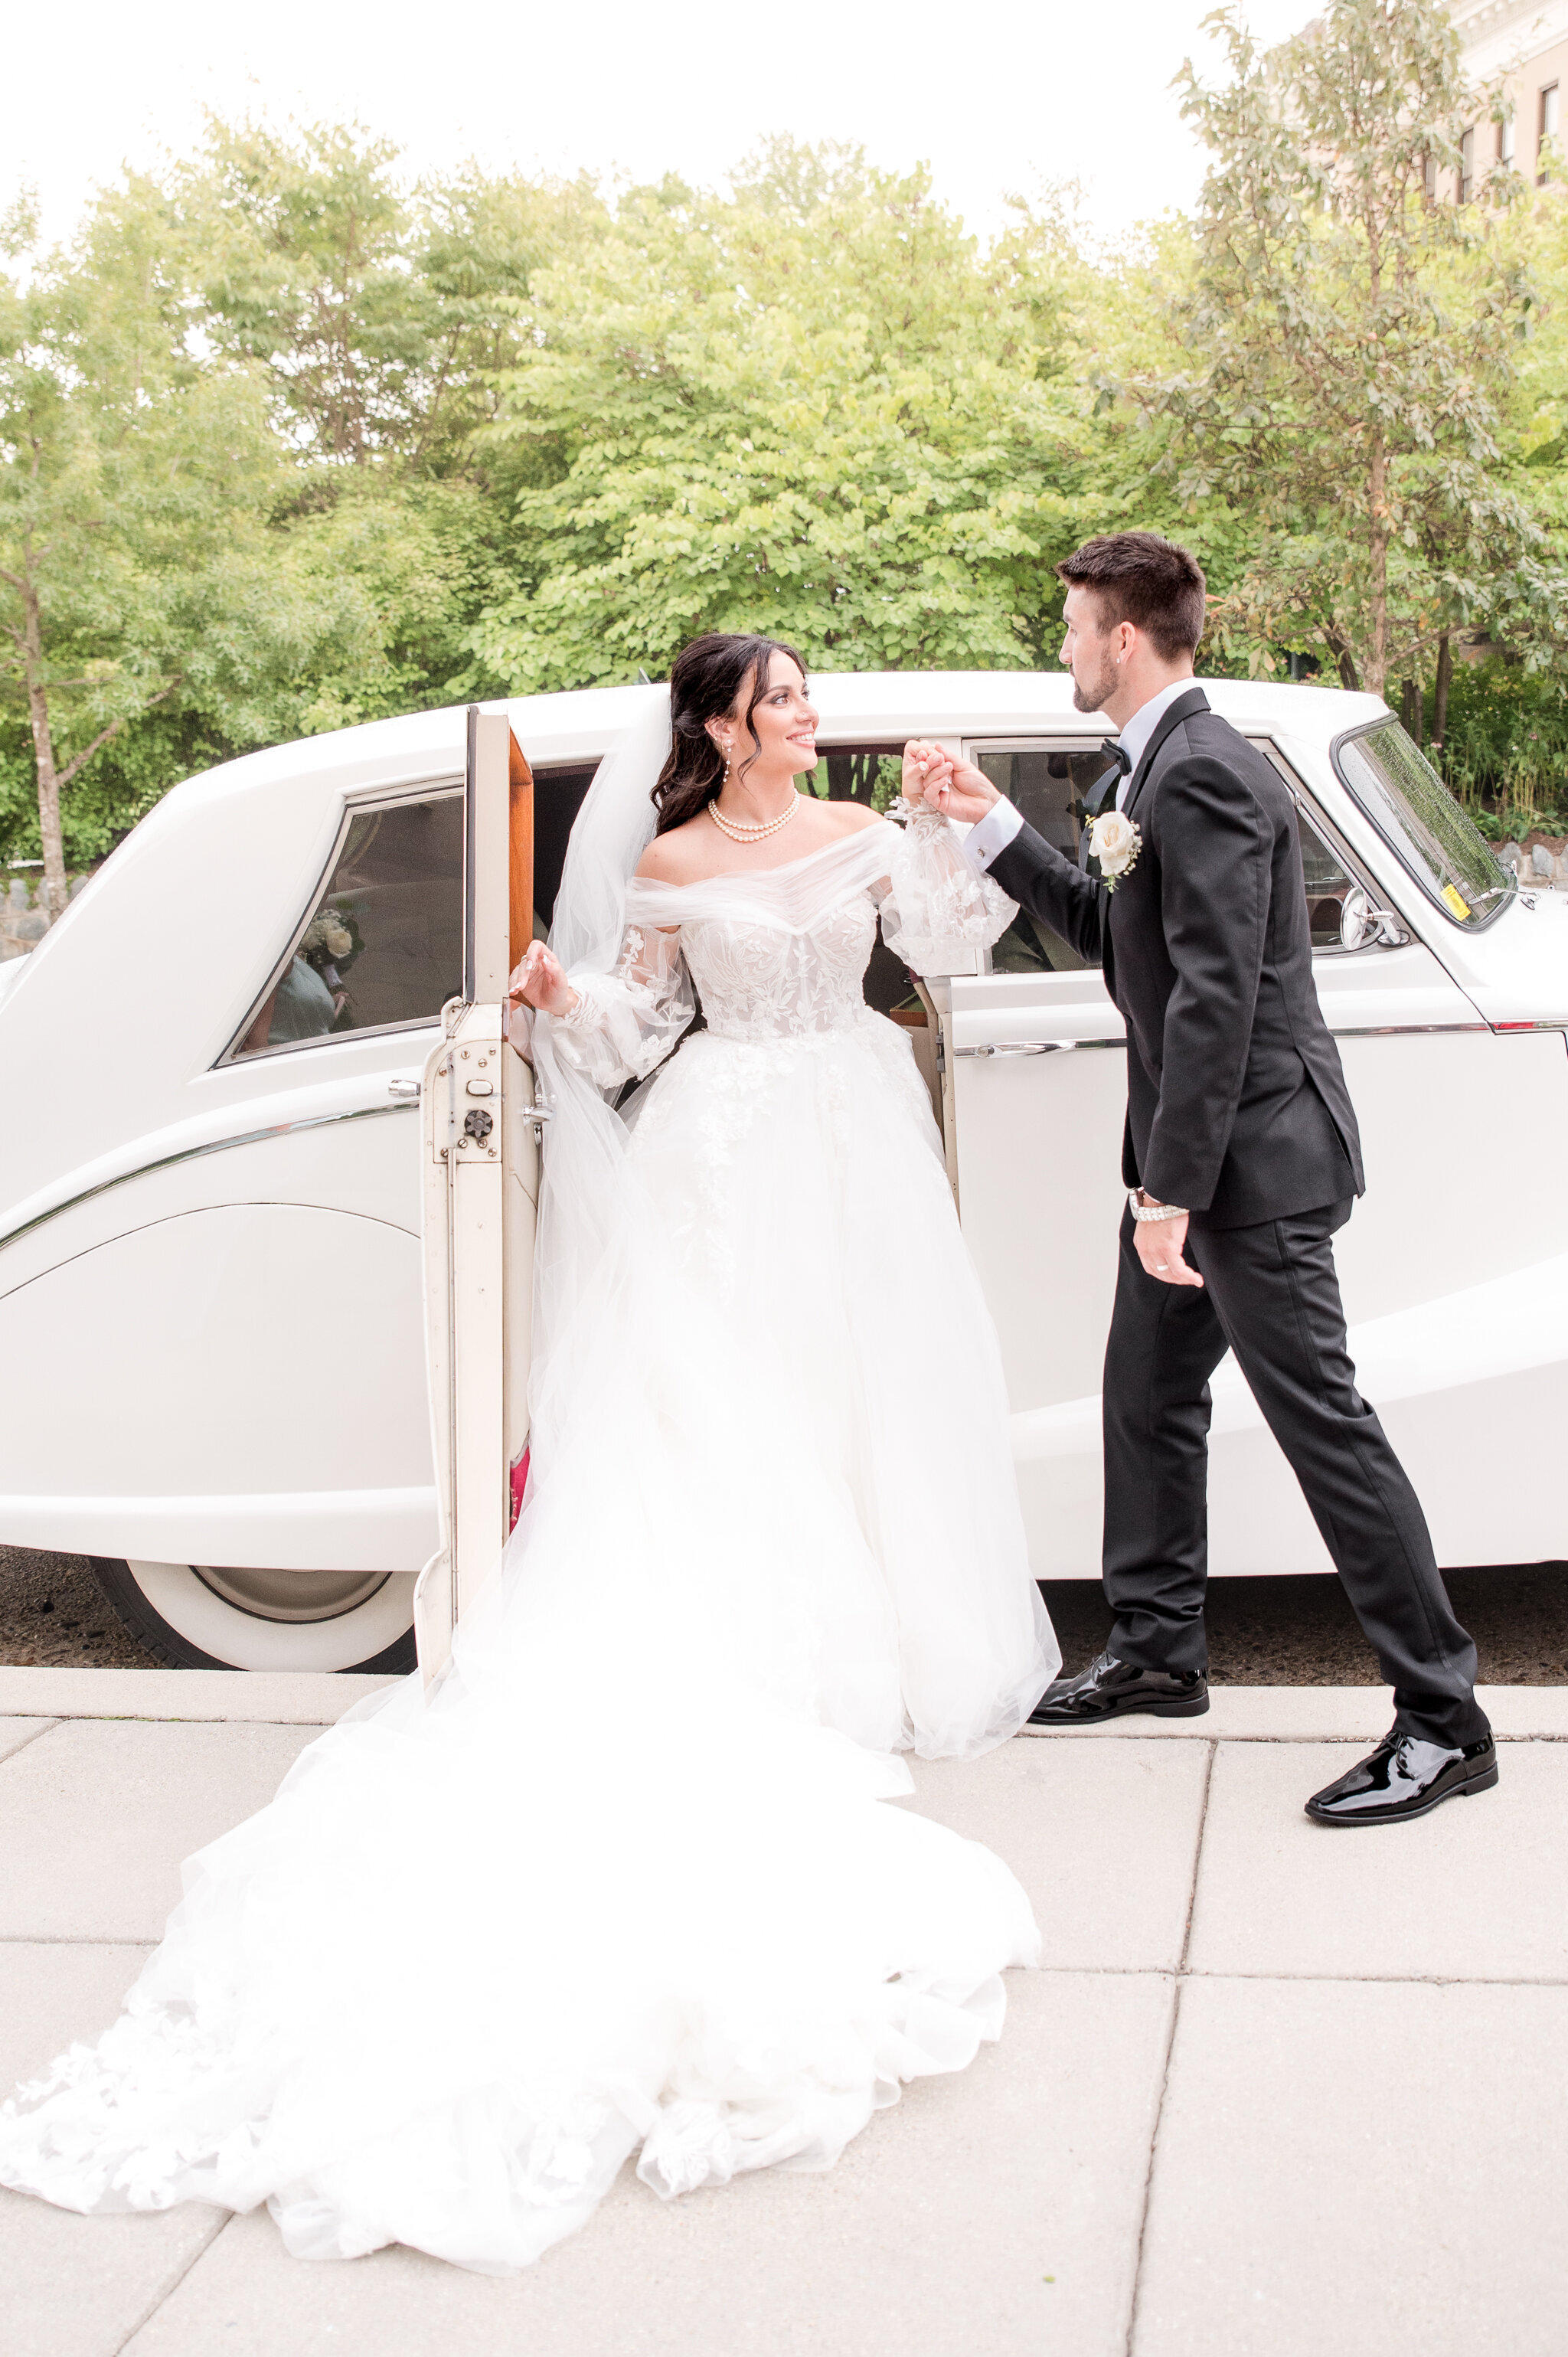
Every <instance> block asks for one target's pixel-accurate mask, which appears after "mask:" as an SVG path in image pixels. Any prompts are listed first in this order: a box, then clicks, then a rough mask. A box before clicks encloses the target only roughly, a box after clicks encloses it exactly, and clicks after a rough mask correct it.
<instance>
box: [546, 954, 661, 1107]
mask: <svg viewBox="0 0 1568 2357" xmlns="http://www.w3.org/2000/svg"><path fill="white" fill-rule="evenodd" d="M567 980H568V981H569V982H570V984H571V985H572V987H573V989H574V990H575V992H576V994H577V1003H576V1005H575V1006H574V1007H573V1008H572V1010H571V1012H570V1014H568V1015H558V1016H556V1017H555V1018H554V1029H555V1047H556V1052H557V1053H558V1054H559V1055H560V1056H561V1057H562V1058H563V1060H564V1061H565V1062H567V1063H569V1064H572V1065H574V1066H575V1068H576V1070H577V1071H579V1072H581V1073H582V1074H583V1075H584V1077H585V1079H586V1080H590V1081H592V1082H594V1084H595V1086H596V1087H597V1088H601V1089H616V1088H619V1087H620V1086H621V1085H622V1084H623V1083H624V1082H627V1081H640V1080H644V1079H646V1078H647V1076H648V1074H649V1073H650V1072H651V1071H653V1069H654V1067H655V1065H657V1064H661V1063H662V1062H663V1060H664V1059H665V1057H666V1056H668V1055H669V1053H670V1051H671V1049H672V1048H673V1047H674V1045H675V1042H676V1041H677V1039H679V1038H680V1037H681V1034H682V1031H684V1029H685V1028H686V1026H687V1024H688V1023H690V1021H691V1020H692V1017H693V1014H694V1013H695V1012H696V1002H695V1000H694V998H693V995H692V984H691V978H690V976H689V975H688V974H687V972H686V961H685V959H684V958H683V957H682V954H681V937H680V935H679V933H673V932H664V931H660V929H659V928H658V927H657V926H653V925H649V926H642V925H631V926H628V930H627V935H626V940H625V942H624V943H623V944H622V948H621V953H620V956H619V958H618V961H617V963H616V966H615V969H614V972H613V973H610V974H591V973H579V974H568V976H567Z"/></svg>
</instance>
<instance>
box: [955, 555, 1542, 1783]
mask: <svg viewBox="0 0 1568 2357" xmlns="http://www.w3.org/2000/svg"><path fill="white" fill-rule="evenodd" d="M1057 570H1058V574H1059V575H1060V576H1061V578H1062V580H1063V581H1065V582H1066V583H1067V585H1068V589H1067V606H1066V620H1067V639H1066V642H1065V644H1064V646H1063V649H1062V660H1063V662H1065V663H1066V664H1067V665H1068V666H1069V669H1070V670H1071V672H1072V676H1073V702H1074V704H1075V705H1076V706H1077V708H1078V710H1079V712H1103V713H1104V714H1105V715H1106V716H1107V717H1108V718H1109V719H1111V720H1112V721H1113V722H1114V723H1115V725H1116V726H1117V728H1118V729H1119V730H1120V731H1121V744H1120V746H1119V747H1112V748H1111V751H1112V759H1114V760H1115V762H1116V763H1117V766H1118V769H1119V770H1120V772H1121V776H1120V781H1119V784H1118V788H1117V793H1116V808H1117V811H1119V812H1120V813H1122V818H1121V819H1119V820H1118V819H1114V818H1112V817H1111V815H1110V814H1109V813H1107V815H1106V817H1105V818H1104V819H1102V820H1101V822H1100V824H1099V832H1100V834H1101V838H1109V839H1108V840H1107V841H1106V845H1105V856H1104V859H1103V862H1102V865H1103V866H1104V868H1105V869H1106V871H1107V876H1108V880H1105V881H1101V880H1097V879H1095V878H1094V877H1090V875H1089V874H1088V873H1087V872H1085V871H1084V870H1082V869H1080V868H1079V867H1076V866H1073V865H1072V864H1071V863H1070V862H1069V860H1066V859H1064V858H1063V857H1062V856H1061V855H1060V853H1059V852H1058V851H1056V850H1055V849H1053V847H1052V846H1051V845H1049V844H1048V843H1046V842H1044V841H1043V840H1042V839H1041V837H1040V836H1039V835H1037V834H1036V833H1035V831H1034V829H1033V828H1032V827H1030V826H1028V825H1027V824H1026V823H1025V821H1024V820H1023V818H1022V817H1021V815H1020V813H1018V811H1017V810H1016V808H1015V806H1014V805H1013V804H1012V803H1011V802H1005V801H1004V800H1002V799H1001V797H1000V796H999V795H998V794H997V792H996V791H995V789H994V787H993V785H992V784H991V782H990V780H988V779H987V778H986V777H984V776H983V774H982V772H981V771H980V770H976V769H974V768H972V767H971V766H970V765H968V764H967V763H955V764H954V765H953V766H952V768H951V771H950V775H943V774H941V773H940V771H939V770H933V772H932V776H931V782H930V786H929V789H928V791H929V798H930V799H931V800H932V801H933V802H936V803H937V805H938V807H939V808H941V809H944V810H946V811H948V812H949V813H950V814H951V815H952V816H953V817H954V818H958V819H968V820H972V821H974V822H976V823H975V824H974V826H973V828H972V832H971V834H969V835H968V836H967V838H966V839H965V844H964V850H965V855H966V856H967V857H968V859H969V860H970V862H971V864H972V866H976V867H978V868H980V869H982V870H985V869H989V871H990V873H991V874H992V875H993V877H995V878H996V881H997V882H998V883H999V884H1000V885H1001V887H1002V888H1003V890H1004V892H1006V893H1007V894H1008V895H1009V896H1010V897H1011V898H1012V899H1015V900H1017V901H1019V902H1021V903H1022V905H1023V906H1024V907H1025V908H1026V909H1028V910H1029V911H1030V913H1031V914H1032V915H1034V916H1036V917H1038V918H1040V919H1041V920H1043V921H1044V922H1045V923H1047V924H1048V925H1050V926H1052V927H1054V928H1055V930H1056V931H1058V933H1060V934H1061V935H1062V936H1063V937H1064V938H1065V939H1066V940H1068V941H1069V942H1071V943H1072V944H1073V946H1074V947H1075V948H1076V949H1077V950H1078V951H1079V953H1080V954H1081V955H1082V956H1084V957H1086V958H1088V959H1090V961H1091V962H1094V963H1102V964H1103V967H1104V972H1105V983H1106V987H1107V989H1108V990H1109V991H1110V993H1111V996H1112V999H1113V1000H1114V1001H1115V1003H1116V1005H1117V1006H1118V1007H1119V1008H1120V1009H1121V1011H1122V1015H1123V1016H1124V1017H1125V1018H1126V1024H1127V1084H1128V1088H1127V1092H1128V1105H1127V1125H1126V1132H1125V1138H1124V1143H1123V1146H1122V1177H1123V1179H1125V1180H1126V1182H1127V1185H1128V1189H1129V1193H1128V1202H1127V1209H1126V1211H1124V1213H1123V1214H1122V1244H1121V1265H1120V1270H1119V1273H1118V1276H1117V1285H1116V1306H1115V1308H1114V1311H1113V1313H1112V1321H1111V1338H1110V1341H1109V1344H1108V1346H1107V1349H1106V1354H1105V1396H1104V1425H1105V1544H1104V1577H1105V1594H1106V1598H1107V1600H1108V1602H1109V1603H1110V1606H1111V1609H1112V1613H1113V1614H1114V1616H1115V1618H1114V1624H1113V1626H1112V1631H1111V1635H1110V1638H1109V1641H1108V1642H1107V1645H1106V1649H1105V1651H1104V1652H1102V1653H1101V1655H1100V1656H1099V1658H1098V1659H1097V1660H1096V1661H1094V1662H1093V1663H1091V1664H1090V1667H1089V1668H1088V1669H1087V1670H1084V1671H1082V1672H1081V1673H1080V1674H1079V1675H1078V1676H1076V1677H1067V1678H1060V1679H1058V1681H1057V1683H1056V1684H1055V1685H1053V1686H1052V1687H1050V1689H1049V1690H1048V1692H1047V1694H1046V1695H1045V1697H1044V1698H1043V1700H1042V1701H1041V1702H1040V1704H1039V1706H1037V1708H1036V1711H1035V1714H1034V1718H1035V1722H1036V1725H1040V1726H1044V1727H1090V1726H1095V1725H1097V1724H1099V1723H1100V1722H1101V1720H1104V1719H1109V1718H1112V1717H1117V1716H1119V1715H1120V1714H1121V1713H1122V1712H1124V1711H1152V1712H1155V1713H1156V1714H1158V1715H1159V1716H1161V1717H1189V1716H1196V1715H1197V1713H1198V1712H1201V1711H1206V1710H1207V1709H1208V1683H1207V1666H1208V1653H1207V1647H1206V1644H1205V1640H1204V1629H1203V1596H1204V1587H1205V1584H1206V1581H1207V1578H1208V1525H1207V1503H1206V1485H1207V1476H1208V1412H1209V1394H1208V1378H1209V1376H1210V1375H1211V1374H1212V1373H1213V1372H1214V1369H1215V1367H1216V1366H1217V1365H1218V1364H1219V1360H1220V1358H1221V1357H1222V1355H1223V1354H1224V1351H1225V1350H1226V1348H1227V1346H1229V1347H1230V1349H1231V1350H1232V1351H1234V1352H1235V1354H1236V1358H1237V1361H1238V1362H1239V1363H1240V1369H1241V1372H1242V1373H1243V1374H1244V1375H1245V1377H1246V1379H1247V1381H1248V1383H1249V1384H1250V1385H1251V1390H1252V1394H1253V1396H1254V1398H1255V1399H1256V1400H1257V1403H1258V1405H1259V1407H1260V1408H1261V1409H1262V1413H1263V1415H1264V1417H1265V1418H1266V1420H1267V1422H1268V1425H1269V1428H1270V1430H1271V1431H1272V1432H1273V1436H1274V1437H1275V1439H1276V1440H1277V1441H1278V1442H1279V1444H1280V1447H1281V1448H1283V1451H1284V1453H1285V1455H1286V1457H1287V1458H1289V1459H1290V1463H1291V1466H1292V1469H1294V1473H1295V1476H1296V1479H1297V1480H1298V1481H1299V1482H1300V1483H1301V1486H1302V1490H1303V1491H1304V1492H1305V1497H1306V1501H1307V1503H1308V1505H1309V1506H1310V1507H1311V1509H1312V1512H1313V1515H1314V1517H1315V1519H1316V1523H1317V1527H1318V1529H1319V1530H1320V1531H1321V1532H1322V1534H1323V1537H1324V1541H1325V1544H1326V1546H1327V1548H1328V1551H1329V1553H1330V1555H1332V1556H1333V1558H1334V1563H1335V1567H1336V1569H1337V1572H1338V1574H1339V1577H1340V1578H1341V1580H1342V1581H1343V1582H1344V1585H1345V1588H1346V1592H1347V1594H1348V1596H1349V1598H1350V1601H1351V1603H1352V1605H1353V1606H1354V1607H1355V1610H1356V1614H1357V1618H1358V1619H1359V1621H1360V1623H1361V1627H1362V1629H1363V1630H1364V1631H1365V1632H1366V1635H1367V1637H1368V1639H1369V1641H1370V1642H1371V1644H1372V1645H1373V1647H1374V1648H1375V1650H1376V1652H1377V1655H1378V1659H1379V1662H1380V1663H1381V1665H1382V1672H1383V1675H1384V1677H1385V1678H1386V1679H1387V1680H1388V1681H1389V1683H1390V1684H1391V1685H1392V1687H1393V1689H1394V1724H1393V1728H1392V1731H1391V1733H1390V1734H1389V1735H1388V1736H1387V1737H1386V1738H1384V1740H1383V1741H1382V1742H1381V1743H1380V1745H1379V1746H1378V1749H1376V1750H1375V1751H1374V1752H1373V1753H1372V1754H1371V1756H1370V1758H1369V1759H1367V1760H1362V1761H1361V1762H1360V1764H1359V1766H1358V1767H1355V1768H1353V1769H1351V1770H1350V1771H1349V1773H1348V1775H1345V1776H1342V1777H1340V1778H1339V1780H1338V1781H1337V1782H1336V1783H1333V1784H1330V1785H1328V1786H1327V1787H1326V1790H1325V1791H1323V1792H1319V1793H1317V1794H1316V1795H1315V1796H1314V1798H1313V1799H1312V1800H1310V1801H1308V1803H1306V1808H1307V1813H1308V1815H1309V1816H1312V1817H1316V1818H1317V1819H1318V1820H1319V1821H1320V1822H1322V1823H1323V1824H1337V1825H1368V1824H1391V1823H1393V1822H1394V1821H1396V1820H1398V1819H1402V1818H1405V1817H1416V1816H1422V1815H1424V1814H1425V1813H1426V1812H1427V1811H1428V1810H1429V1809H1434V1808H1436V1807H1437V1806H1438V1804H1439V1803H1441V1802H1444V1801H1446V1800H1450V1799H1452V1798H1453V1797H1454V1796H1455V1794H1456V1793H1462V1792H1463V1793H1469V1792H1483V1791H1485V1790H1486V1789H1487V1787H1488V1786H1490V1785H1493V1784H1495V1783H1496V1782H1497V1781H1498V1769H1497V1755H1496V1752H1495V1749H1494V1748H1493V1743H1492V1738H1491V1734H1490V1731H1489V1729H1488V1727H1487V1720H1486V1717H1485V1716H1484V1715H1483V1713H1482V1711H1481V1709H1480V1707H1479V1706H1478V1704H1477V1700H1476V1694H1475V1684H1474V1680H1475V1674H1476V1649H1475V1646H1474V1645H1473V1644H1472V1643H1471V1641H1470V1640H1469V1638H1468V1637H1467V1636H1466V1633H1465V1631H1464V1630H1463V1629H1462V1628H1461V1627H1460V1626H1459V1623H1458V1622H1457V1620H1455V1617H1454V1611H1453V1608H1452V1606H1451V1605H1450V1603H1449V1601H1448V1598H1447V1595H1446V1592H1445V1591H1444V1586H1443V1580H1442V1577H1441V1575H1440V1574H1439V1571H1438V1568H1437V1564H1436V1560H1435V1558H1434V1555H1433V1551H1432V1541H1431V1539H1430V1537H1429V1536H1428V1534H1427V1528H1426V1521H1425V1517H1424V1516H1423V1512H1422V1510H1421V1506H1420V1503H1419V1501H1418V1500H1417V1498H1416V1495H1415V1492H1414V1491H1413V1490H1412V1488H1411V1485H1410V1482H1409V1480H1408V1479H1407V1478H1406V1476H1405V1473H1404V1470H1403V1469H1402V1466H1401V1464H1400V1462H1399V1459H1398V1458H1397V1457H1396V1456H1395V1455H1394V1452H1393V1450H1392V1449H1391V1447H1390V1446H1389V1443H1388V1440H1387V1438H1386V1437H1385V1435H1384V1433H1383V1429H1382V1426H1381V1425H1380V1423H1379V1421H1378V1418H1377V1415H1376V1414H1375V1413H1374V1411H1373V1410H1372V1409H1371V1408H1370V1407H1369V1406H1368V1405H1367V1404H1366V1402H1365V1401H1364V1400H1363V1399H1361V1398H1360V1396H1359V1394H1358V1392H1357V1390H1356V1374H1355V1369H1354V1367H1353V1366H1352V1365H1351V1362H1350V1360H1349V1357H1348V1353H1347V1349H1346V1334H1345V1318H1344V1312H1343V1310H1342V1309H1341V1308H1340V1304H1339V1283H1338V1278H1337V1275H1336V1272H1335V1265H1334V1245H1333V1237H1334V1234H1335V1232H1336V1230H1337V1229H1338V1228H1341V1227H1343V1226H1344V1224H1345V1222H1346V1221H1347V1220H1348V1218H1349V1216H1350V1211H1351V1208H1352V1202H1353V1199H1354V1198H1355V1197H1356V1196H1357V1195H1359V1194H1360V1193H1361V1191H1362V1188H1363V1180H1362V1175H1361V1157H1360V1144H1359V1138H1358V1135H1357V1130H1356V1116H1355V1114H1354V1112H1353V1111H1352V1110H1351V1105H1350V1099H1349V1096H1348V1092H1347V1090H1346V1087H1345V1077H1344V1074H1343V1072H1342V1071H1341V1070H1340V1064H1339V1054H1338V1050H1337V1048H1336V1047H1335V1044H1334V1041H1333V1039H1332V1037H1331V1036H1330V1033H1329V1031H1328V1028H1327V1026H1326V1023H1325V1022H1324V1019H1323V1016H1322V1013H1321V1010H1320V1008H1319V1006H1318V1002H1317V993H1316V987H1315V985H1314V983H1313V978H1312V947H1311V940H1310V935H1309V931H1308V925H1307V910H1306V894H1305V884H1304V880H1303V876H1302V866H1301V853H1300V850H1299V847H1298V844H1297V838H1296V830H1295V813H1294V807H1293V804H1292V801H1291V797H1290V794H1289V792H1288V791H1286V788H1285V786H1284V785H1283V782H1282V780H1280V778H1279V777H1278V775H1277V774H1276V772H1275V771H1274V770H1273V768H1272V766H1271V765H1270V763H1269V762H1268V761H1266V760H1265V759H1264V758H1263V756H1262V754H1261V753H1259V752H1258V751H1257V750H1256V749H1255V748H1253V747H1252V746H1251V745H1250V744H1249V743H1248V742H1247V740H1246V739H1245V737H1240V736H1239V735H1238V734H1237V732H1236V730H1235V729H1234V728H1232V727H1231V726H1230V724H1229V723H1228V722H1227V721H1224V720H1221V719H1220V718H1219V716H1218V715H1217V714H1215V713H1213V712H1211V711H1210V709H1209V706H1208V697H1207V696H1206V695H1205V694H1204V693H1203V690H1202V689H1201V687H1199V686H1198V685H1197V683H1196V682H1195V681H1194V679H1193V675H1192V665H1193V655H1194V651H1195V650H1196V648H1197V642H1198V640H1199V638H1200V637H1201V636H1202V632H1203V617H1204V579H1203V574H1202V572H1201V570H1200V569H1199V567H1198V565H1197V562H1196V561H1195V559H1194V558H1193V557H1192V556H1191V555H1189V554H1188V553H1187V550H1186V549H1185V548H1178V547H1176V546H1175V545H1174V544H1172V543H1171V542H1169V541H1165V540H1161V539H1160V538H1158V536H1157V535H1156V534H1155V533H1148V532H1123V533H1111V534H1109V535H1108V536H1107V537H1105V538H1103V539H1100V540H1090V541H1087V542H1086V543H1085V544H1084V545H1083V547H1081V548H1080V549H1079V551H1078V553H1077V554H1076V555H1073V556H1069V558H1068V560H1067V562H1066V564H1065V565H1058V568H1057ZM943 768H944V769H945V761H944V764H943ZM1098 847H1099V846H1098V845H1097V848H1098ZM1112 869H1114V870H1115V872H1114V874H1112V873H1111V871H1112Z"/></svg>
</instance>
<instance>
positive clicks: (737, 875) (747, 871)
mask: <svg viewBox="0 0 1568 2357" xmlns="http://www.w3.org/2000/svg"><path fill="white" fill-rule="evenodd" d="M877 815H878V816H879V817H880V815H881V813H877ZM878 832H879V830H878V829H877V828H875V827H874V826H857V827H855V828H854V831H853V833H851V834H841V835H840V836H839V837H838V839H837V841H836V842H833V843H820V844H819V845H817V848H816V849H815V851H805V852H802V853H801V855H800V858H799V859H781V860H780V861H779V865H778V866H777V867H725V868H720V869H719V870H718V871H717V872H716V873H715V874H714V875H712V876H694V877H693V878H692V880H691V882H690V883H688V884H671V883H667V882H666V880H665V879H664V877H662V876H633V877H631V879H630V883H629V885H628V890H629V889H631V888H633V887H636V888H639V889H640V890H642V891H644V892H701V891H703V889H704V888H705V887H706V886H708V885H710V884H760V883H765V882H766V881H767V880H768V878H769V877H774V876H788V875H789V874H790V873H791V872H792V871H793V870H795V869H797V868H800V867H809V866H811V862H812V861H813V860H814V859H825V858H827V856H828V855H829V853H830V852H834V851H843V849H845V847H846V846H847V845H850V844H854V843H865V842H866V841H868V840H869V839H871V838H873V837H875V835H876V834H877V833H878Z"/></svg>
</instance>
